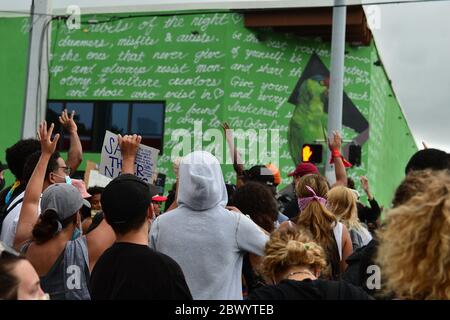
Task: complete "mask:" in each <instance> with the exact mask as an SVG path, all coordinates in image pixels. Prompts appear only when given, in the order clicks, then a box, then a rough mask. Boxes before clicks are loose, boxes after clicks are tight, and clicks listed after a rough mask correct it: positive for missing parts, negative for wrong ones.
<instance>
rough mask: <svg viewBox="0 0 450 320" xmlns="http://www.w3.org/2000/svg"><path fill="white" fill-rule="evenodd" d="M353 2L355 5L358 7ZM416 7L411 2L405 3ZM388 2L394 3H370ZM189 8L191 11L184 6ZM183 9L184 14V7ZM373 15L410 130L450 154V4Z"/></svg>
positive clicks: (220, 0)
mask: <svg viewBox="0 0 450 320" xmlns="http://www.w3.org/2000/svg"><path fill="white" fill-rule="evenodd" d="M357 1H358V0H350V1H349V2H357ZM404 1H410V0H404ZM52 2H53V6H54V8H63V7H66V6H67V5H69V4H78V5H80V6H81V7H82V11H83V7H86V6H87V5H89V6H96V5H97V6H98V5H100V6H106V5H109V6H117V5H124V4H126V5H127V7H128V8H130V4H132V3H133V4H137V5H142V4H149V3H151V4H155V3H159V4H161V3H163V4H164V5H166V6H168V5H170V4H173V3H176V2H190V3H192V4H193V6H192V7H193V8H194V7H197V8H198V7H201V6H202V5H201V4H199V3H202V2H203V3H205V2H209V3H210V4H211V3H212V4H213V5H222V6H223V4H224V3H226V2H227V0H212V1H205V0H164V1H159V0H128V1H120V0H53V1H52ZM363 2H364V3H370V2H388V0H366V1H363ZM30 3H31V1H30V0H15V1H4V0H0V10H26V9H27V7H29V4H30ZM229 3H230V5H234V6H236V4H239V3H242V4H246V5H249V6H255V5H259V6H261V4H262V3H265V4H267V5H270V4H272V5H273V4H275V5H280V4H287V5H297V4H299V3H301V4H306V5H313V4H318V3H319V4H326V3H330V0H303V1H298V0H297V1H294V0H286V1H284V0H278V1H269V0H263V1H261V0H235V1H229ZM184 7H186V6H184ZM177 8H180V6H179V5H178V6H177ZM371 12H372V13H378V12H379V13H380V18H379V20H378V22H379V24H378V25H377V26H376V27H375V28H374V29H373V33H374V36H375V41H376V43H377V47H378V49H379V51H380V55H381V58H382V60H383V63H384V65H385V69H386V71H387V73H388V76H389V77H390V78H391V80H392V85H393V87H394V91H395V93H396V95H397V98H398V100H399V101H400V105H401V106H402V109H403V111H404V113H405V116H406V119H407V120H408V123H409V126H410V128H411V130H412V133H413V135H414V137H415V139H416V142H417V144H418V145H419V146H421V142H422V141H425V142H426V143H427V144H428V146H429V147H435V148H441V149H443V150H446V151H447V152H450V81H449V77H450V22H449V20H448V17H449V13H450V0H449V1H433V0H430V1H427V2H420V3H402V4H389V5H386V4H383V5H378V6H377V8H376V10H371Z"/></svg>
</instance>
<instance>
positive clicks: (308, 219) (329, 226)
mask: <svg viewBox="0 0 450 320" xmlns="http://www.w3.org/2000/svg"><path fill="white" fill-rule="evenodd" d="M307 186H309V187H310V188H312V189H313V190H314V192H315V193H316V195H317V196H319V197H322V198H326V196H327V193H328V189H329V187H328V182H327V180H326V179H325V178H324V177H322V176H321V175H317V174H307V175H305V176H303V177H301V178H300V179H299V180H298V181H297V183H296V185H295V191H296V193H297V196H298V197H299V198H306V197H311V196H312V194H311V191H310V190H308V188H306V187H307ZM335 222H336V217H335V216H334V215H333V213H331V212H330V211H329V210H328V209H327V208H326V206H324V205H323V204H322V203H320V202H319V201H311V202H310V203H309V204H308V205H307V206H306V208H305V209H304V210H302V212H301V214H300V216H299V217H298V218H297V221H296V223H297V225H298V226H300V227H304V228H305V229H306V230H309V231H310V232H311V234H312V236H313V238H314V240H316V241H317V242H318V243H319V244H320V245H322V246H323V247H324V248H327V247H329V245H330V243H331V242H332V241H334V238H333V232H332V231H333V223H335Z"/></svg>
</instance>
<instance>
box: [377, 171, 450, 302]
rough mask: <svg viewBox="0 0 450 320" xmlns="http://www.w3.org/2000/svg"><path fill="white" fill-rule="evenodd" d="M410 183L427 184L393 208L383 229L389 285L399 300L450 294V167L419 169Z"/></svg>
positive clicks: (382, 255)
mask: <svg viewBox="0 0 450 320" xmlns="http://www.w3.org/2000/svg"><path fill="white" fill-rule="evenodd" d="M430 175H433V178H431V177H430ZM407 184H412V185H413V186H419V185H421V186H422V187H421V188H419V189H420V190H417V191H416V193H415V194H413V195H412V196H411V197H410V198H409V199H408V200H407V201H406V202H404V203H402V204H400V205H399V206H398V207H395V208H393V209H391V210H390V211H389V212H388V214H387V219H386V227H385V228H384V229H382V230H381V231H380V232H379V233H378V236H379V239H380V246H379V250H378V254H377V258H376V261H377V263H378V264H379V266H380V268H381V270H382V272H383V278H385V281H386V288H385V290H386V291H388V292H389V291H390V292H393V293H394V294H395V296H396V297H397V298H400V299H450V172H449V171H435V172H430V171H424V172H417V173H415V174H414V175H408V176H407V177H406V179H405V181H404V182H403V183H402V185H403V188H405V187H406V185H407ZM415 188H416V187H415ZM413 189H414V188H413Z"/></svg>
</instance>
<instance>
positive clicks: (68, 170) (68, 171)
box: [59, 166, 72, 176]
mask: <svg viewBox="0 0 450 320" xmlns="http://www.w3.org/2000/svg"><path fill="white" fill-rule="evenodd" d="M59 168H60V169H63V170H64V173H65V174H67V175H68V176H70V174H71V173H72V170H71V169H70V167H67V166H66V167H59Z"/></svg>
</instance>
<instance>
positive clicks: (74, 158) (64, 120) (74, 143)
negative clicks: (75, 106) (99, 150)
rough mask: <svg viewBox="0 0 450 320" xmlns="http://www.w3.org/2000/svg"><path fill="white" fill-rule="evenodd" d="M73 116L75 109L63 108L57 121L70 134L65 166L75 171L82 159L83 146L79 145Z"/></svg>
mask: <svg viewBox="0 0 450 320" xmlns="http://www.w3.org/2000/svg"><path fill="white" fill-rule="evenodd" d="M74 116H75V111H72V113H71V114H70V116H69V114H68V113H67V110H64V111H63V112H62V113H61V115H60V116H59V122H60V123H61V125H62V126H63V127H64V129H65V130H66V131H67V132H68V133H69V135H70V148H69V152H68V154H67V161H66V163H67V166H68V167H69V168H70V170H71V172H72V173H73V172H75V171H76V170H77V169H78V167H79V166H80V164H81V161H83V147H82V146H81V141H80V137H79V136H78V127H77V124H76V123H75V121H74V120H73V117H74Z"/></svg>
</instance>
